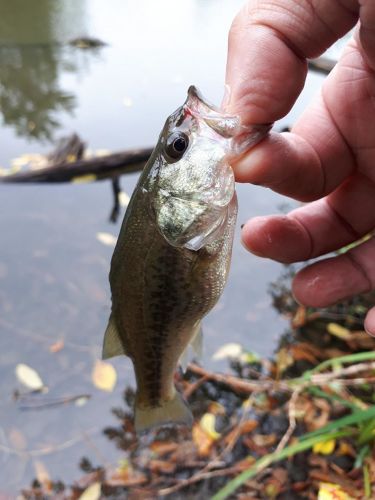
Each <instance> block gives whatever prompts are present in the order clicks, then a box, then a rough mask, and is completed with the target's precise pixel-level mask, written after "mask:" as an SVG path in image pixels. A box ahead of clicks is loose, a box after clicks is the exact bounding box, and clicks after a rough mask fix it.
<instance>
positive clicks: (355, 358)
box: [301, 351, 375, 381]
mask: <svg viewBox="0 0 375 500" xmlns="http://www.w3.org/2000/svg"><path fill="white" fill-rule="evenodd" d="M372 359H375V352H374V351H364V352H357V353H355V354H348V355H346V356H338V357H337V358H332V359H327V360H326V361H323V362H322V363H320V364H319V365H317V366H315V368H312V369H311V370H308V371H307V372H305V373H304V374H303V375H302V377H301V379H302V380H305V381H306V380H309V379H310V377H311V375H314V373H317V372H321V371H322V370H326V369H327V368H331V367H332V366H334V365H337V364H339V363H341V364H345V363H360V362H363V361H369V360H372Z"/></svg>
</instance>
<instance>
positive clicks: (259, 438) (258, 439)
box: [253, 433, 277, 447]
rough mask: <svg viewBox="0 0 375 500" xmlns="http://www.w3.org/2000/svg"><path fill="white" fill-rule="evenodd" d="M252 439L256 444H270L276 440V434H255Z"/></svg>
mask: <svg viewBox="0 0 375 500" xmlns="http://www.w3.org/2000/svg"><path fill="white" fill-rule="evenodd" d="M253 441H254V443H255V444H256V445H257V446H266V447H268V446H272V445H273V444H275V443H276V441H277V436H276V434H274V433H273V434H255V435H254V436H253Z"/></svg>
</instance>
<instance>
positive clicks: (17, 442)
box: [8, 427, 27, 450]
mask: <svg viewBox="0 0 375 500" xmlns="http://www.w3.org/2000/svg"><path fill="white" fill-rule="evenodd" d="M8 438H9V441H10V443H11V445H12V446H13V448H16V450H25V449H26V447H27V441H26V438H25V436H24V435H23V434H22V432H21V431H19V430H18V429H16V428H15V427H12V428H11V429H10V430H9V432H8Z"/></svg>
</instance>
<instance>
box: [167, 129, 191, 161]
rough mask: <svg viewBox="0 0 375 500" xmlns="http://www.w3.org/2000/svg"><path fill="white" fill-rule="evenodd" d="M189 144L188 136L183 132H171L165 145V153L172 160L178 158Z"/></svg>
mask: <svg viewBox="0 0 375 500" xmlns="http://www.w3.org/2000/svg"><path fill="white" fill-rule="evenodd" d="M188 146H189V137H188V136H187V135H186V134H184V133H183V132H175V133H174V134H171V135H170V136H169V137H168V139H167V143H166V145H165V153H166V154H167V156H168V157H169V158H170V159H172V160H175V161H177V160H180V159H181V158H182V157H183V154H184V153H185V151H186V150H187V148H188Z"/></svg>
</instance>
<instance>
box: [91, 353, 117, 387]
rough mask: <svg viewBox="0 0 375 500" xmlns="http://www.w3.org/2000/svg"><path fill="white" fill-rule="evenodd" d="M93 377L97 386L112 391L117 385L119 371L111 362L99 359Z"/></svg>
mask: <svg viewBox="0 0 375 500" xmlns="http://www.w3.org/2000/svg"><path fill="white" fill-rule="evenodd" d="M91 378H92V381H93V384H94V385H95V387H97V388H98V389H101V390H102V391H109V392H111V391H113V389H114V387H115V385H116V381H117V373H116V370H115V369H114V367H113V366H112V365H111V364H110V363H107V362H105V361H99V360H97V361H96V362H95V365H94V370H93V372H92V377H91Z"/></svg>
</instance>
